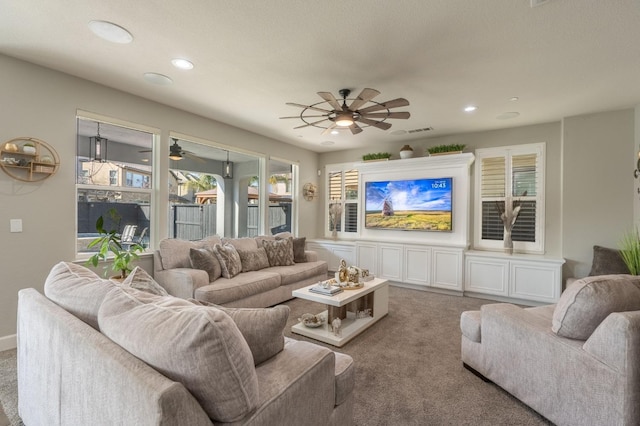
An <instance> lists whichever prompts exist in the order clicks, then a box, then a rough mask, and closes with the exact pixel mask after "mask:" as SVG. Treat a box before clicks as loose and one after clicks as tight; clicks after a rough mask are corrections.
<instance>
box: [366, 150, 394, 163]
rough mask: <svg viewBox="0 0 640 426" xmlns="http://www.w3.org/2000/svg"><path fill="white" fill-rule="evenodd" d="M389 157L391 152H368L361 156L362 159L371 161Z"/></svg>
mask: <svg viewBox="0 0 640 426" xmlns="http://www.w3.org/2000/svg"><path fill="white" fill-rule="evenodd" d="M390 157H391V154H389V153H388V152H374V153H370V154H364V155H363V156H362V161H371V160H387V159H389V158H390Z"/></svg>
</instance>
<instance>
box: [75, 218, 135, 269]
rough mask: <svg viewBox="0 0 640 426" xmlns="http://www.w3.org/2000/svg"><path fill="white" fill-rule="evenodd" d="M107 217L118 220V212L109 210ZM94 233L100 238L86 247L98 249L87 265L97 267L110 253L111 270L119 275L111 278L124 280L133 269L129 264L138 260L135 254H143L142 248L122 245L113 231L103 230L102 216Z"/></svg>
mask: <svg viewBox="0 0 640 426" xmlns="http://www.w3.org/2000/svg"><path fill="white" fill-rule="evenodd" d="M109 215H110V216H111V217H112V218H117V219H119V215H118V212H117V211H116V210H115V209H110V210H109ZM117 222H118V223H119V220H117ZM96 231H98V234H99V235H100V236H99V237H97V238H96V239H95V240H93V241H91V242H90V243H89V245H88V246H87V247H88V248H92V247H98V252H97V253H95V254H94V255H93V256H91V257H90V258H89V260H87V262H86V263H87V265H89V264H91V265H93V266H94V267H97V266H98V263H99V262H100V260H103V261H106V260H107V257H108V256H109V253H111V254H112V255H113V259H112V261H113V263H112V265H111V269H112V270H113V271H115V272H119V273H120V275H119V276H114V277H112V278H113V279H121V280H123V279H125V278H126V277H127V274H128V273H129V272H131V270H132V269H133V267H132V266H131V263H132V262H133V261H134V260H136V259H138V254H137V253H138V252H143V251H144V248H143V247H142V246H141V245H140V244H138V243H131V244H126V245H123V244H122V238H121V236H120V234H118V233H117V231H116V230H115V229H112V230H110V231H107V230H105V229H104V218H103V217H102V216H100V217H98V220H96ZM106 273H107V267H106V266H105V275H106Z"/></svg>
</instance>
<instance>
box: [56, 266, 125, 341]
mask: <svg viewBox="0 0 640 426" xmlns="http://www.w3.org/2000/svg"><path fill="white" fill-rule="evenodd" d="M115 286H116V285H115V283H114V282H113V281H111V280H107V279H103V278H100V277H99V276H98V275H96V273H95V272H93V271H92V270H90V269H87V268H85V267H84V266H81V265H76V264H75V263H71V262H60V263H58V264H56V265H54V266H53V268H51V271H49V275H48V276H47V279H46V280H45V282H44V294H45V295H46V296H47V297H48V298H49V299H50V300H52V301H53V302H55V303H56V304H58V305H59V306H61V307H62V308H64V309H65V310H67V311H68V312H70V313H72V314H73V315H75V316H76V317H78V318H79V319H81V320H82V321H84V322H86V323H87V324H89V325H90V326H91V327H93V328H95V329H96V330H98V309H99V308H100V304H101V303H102V299H104V297H105V295H106V294H107V293H108V292H109V291H110V290H111V289H113V288H114V287H115Z"/></svg>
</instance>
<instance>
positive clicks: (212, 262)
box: [189, 247, 222, 283]
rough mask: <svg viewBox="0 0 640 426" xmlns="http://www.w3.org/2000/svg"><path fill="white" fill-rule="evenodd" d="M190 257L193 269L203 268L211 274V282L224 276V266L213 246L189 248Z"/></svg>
mask: <svg viewBox="0 0 640 426" xmlns="http://www.w3.org/2000/svg"><path fill="white" fill-rule="evenodd" d="M189 259H190V261H191V267H192V268H193V269H202V270H203V271H207V274H209V282H210V283H212V282H214V281H215V280H216V279H218V278H220V277H221V276H222V267H221V266H220V261H219V260H218V256H216V254H215V252H214V251H213V248H210V247H204V248H195V247H191V248H190V249H189Z"/></svg>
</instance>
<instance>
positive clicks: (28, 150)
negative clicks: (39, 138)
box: [22, 142, 36, 154]
mask: <svg viewBox="0 0 640 426" xmlns="http://www.w3.org/2000/svg"><path fill="white" fill-rule="evenodd" d="M22 152H24V153H25V154H35V153H36V146H35V145H34V144H33V143H32V142H27V143H25V144H24V145H22Z"/></svg>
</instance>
